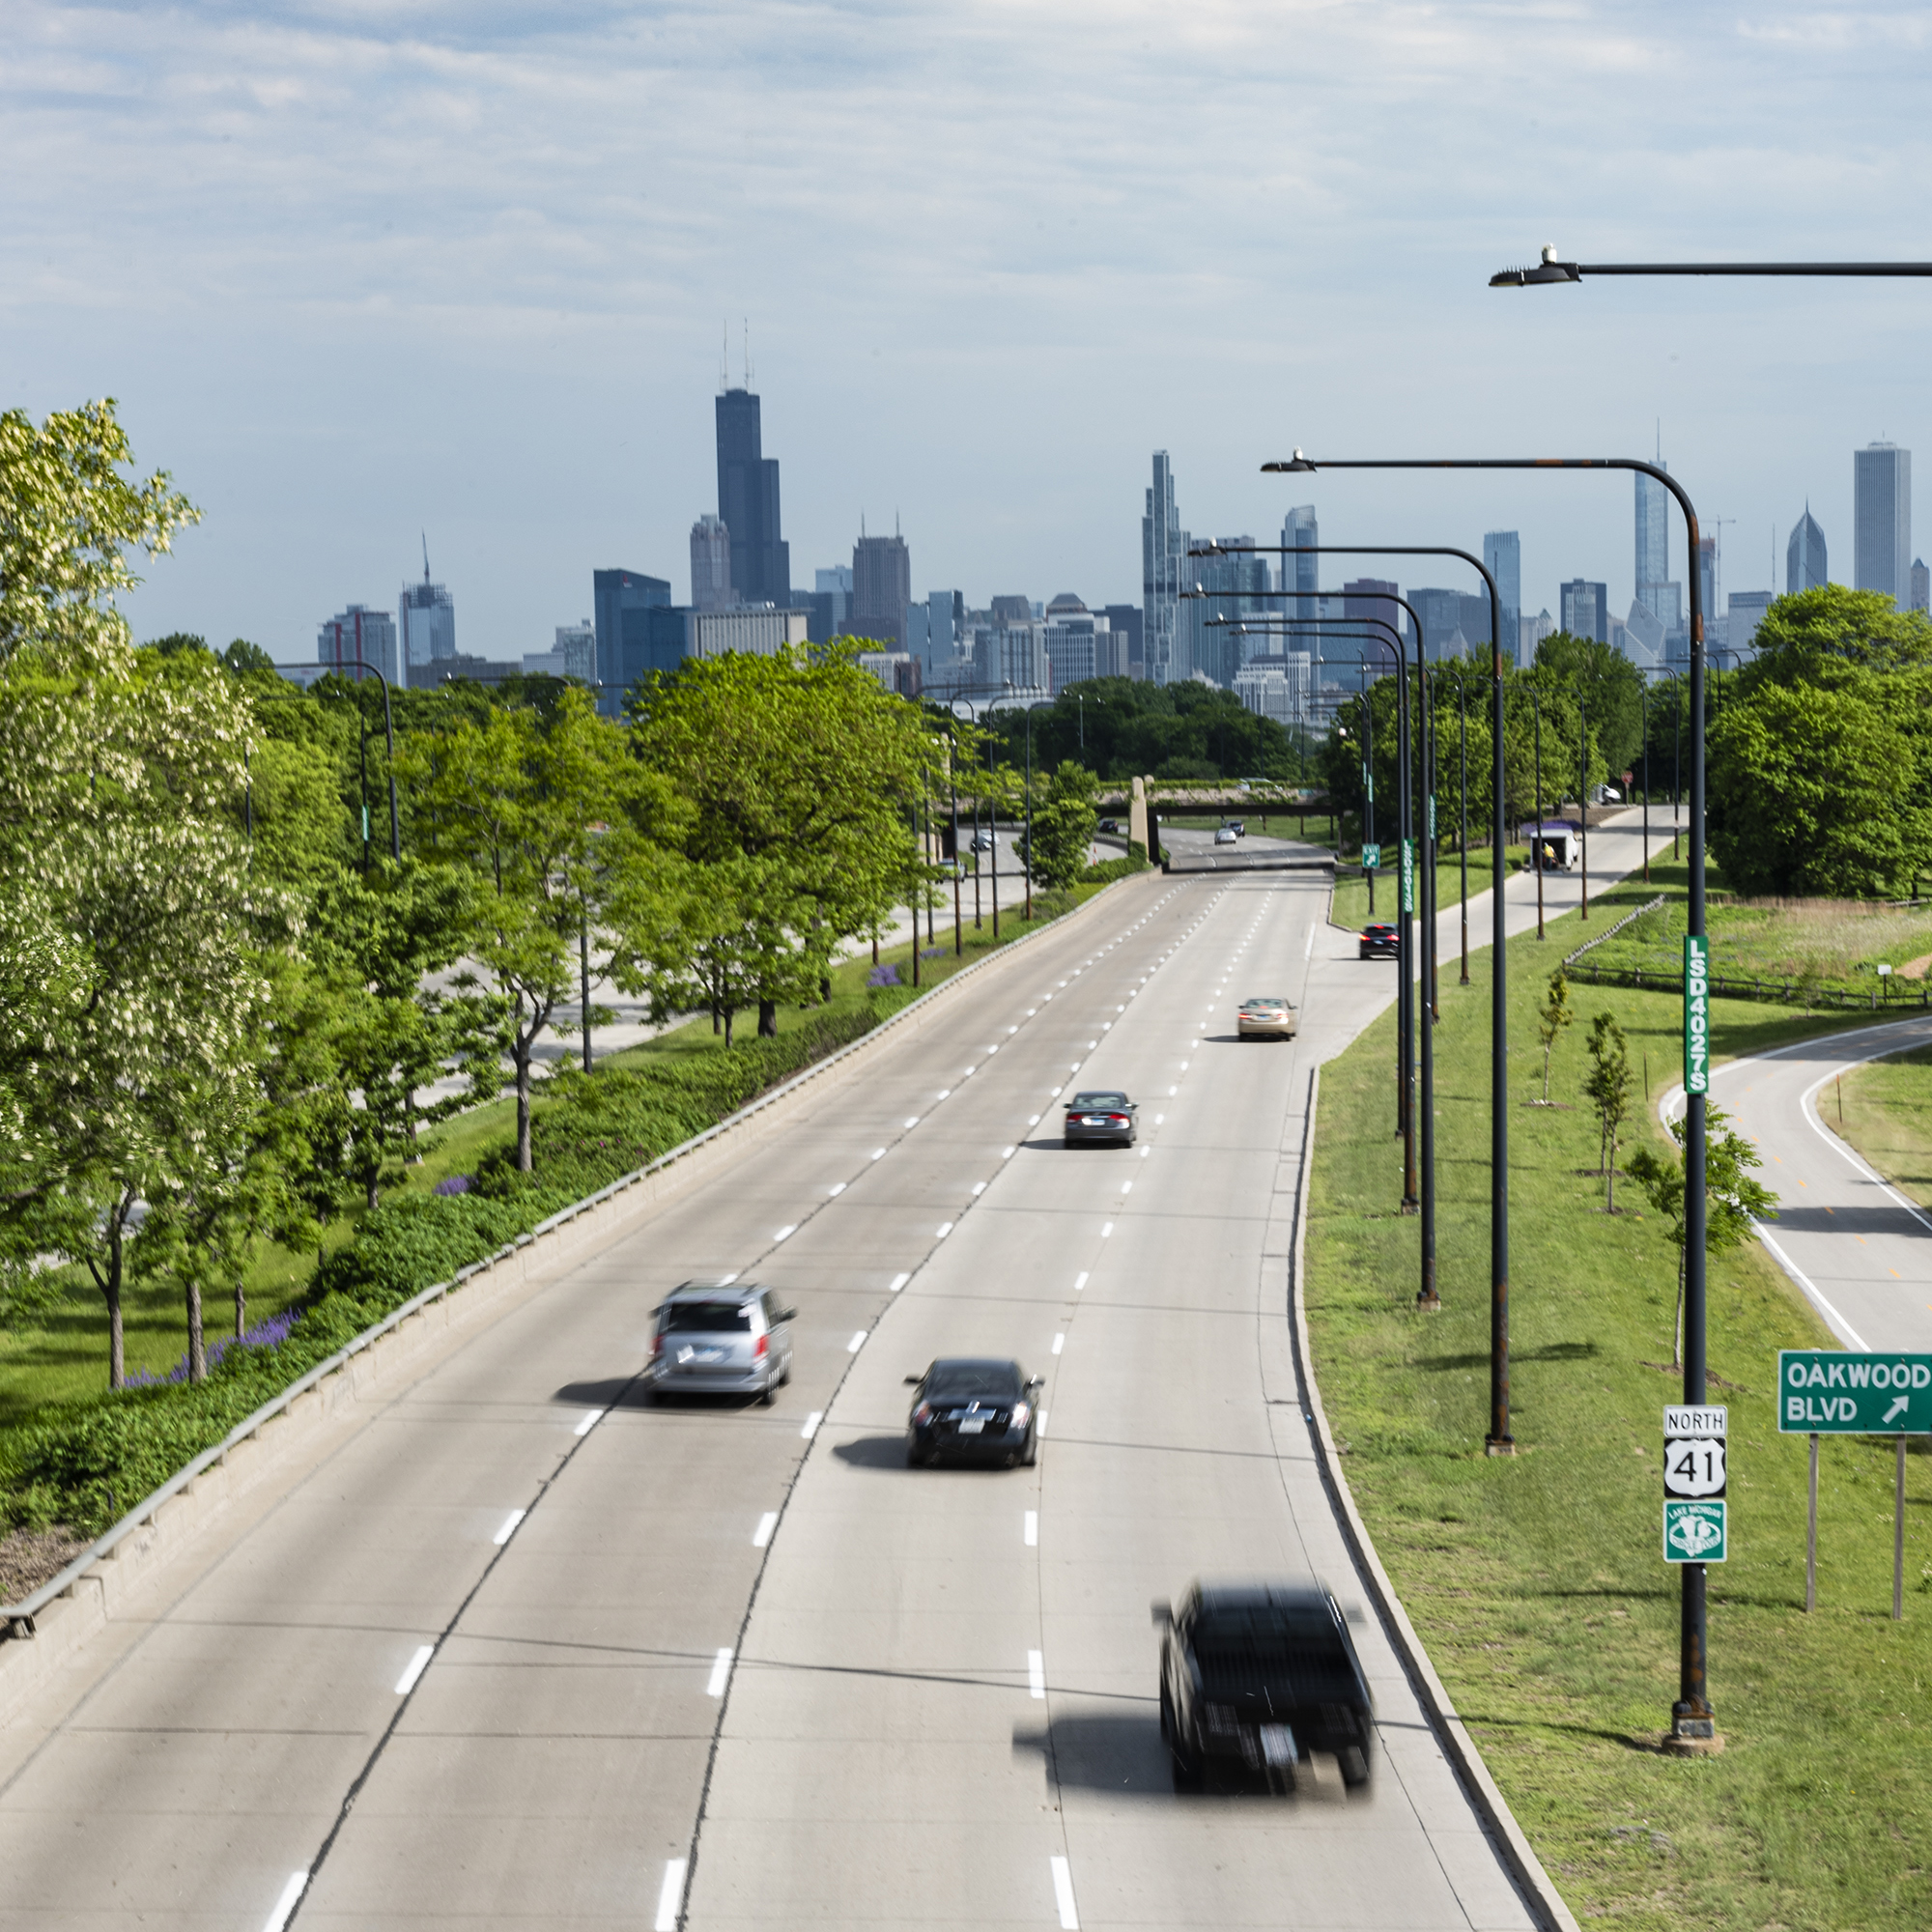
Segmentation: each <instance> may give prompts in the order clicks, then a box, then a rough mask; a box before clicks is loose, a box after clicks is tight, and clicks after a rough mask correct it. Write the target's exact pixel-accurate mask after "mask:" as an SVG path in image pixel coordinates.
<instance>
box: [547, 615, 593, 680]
mask: <svg viewBox="0 0 1932 1932" xmlns="http://www.w3.org/2000/svg"><path fill="white" fill-rule="evenodd" d="M554 649H555V651H556V653H557V655H558V656H559V657H560V658H562V660H563V674H564V676H565V677H574V678H576V679H577V681H578V682H579V683H580V684H595V683H596V682H597V626H596V625H595V624H593V623H592V622H591V621H590V619H589V618H588V617H586V618H584V620H583V621H582V623H581V624H559V625H558V626H557V627H556V643H555V645H554Z"/></svg>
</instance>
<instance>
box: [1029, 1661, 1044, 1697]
mask: <svg viewBox="0 0 1932 1932" xmlns="http://www.w3.org/2000/svg"><path fill="white" fill-rule="evenodd" d="M1027 1690H1029V1691H1030V1692H1031V1693H1032V1694H1033V1695H1034V1696H1036V1697H1044V1696H1045V1695H1046V1660H1045V1659H1044V1658H1043V1657H1041V1656H1040V1654H1039V1652H1038V1651H1037V1650H1030V1651H1028V1652H1027Z"/></svg>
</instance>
